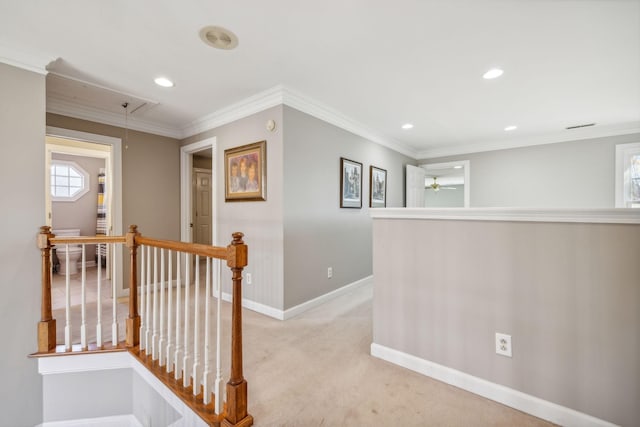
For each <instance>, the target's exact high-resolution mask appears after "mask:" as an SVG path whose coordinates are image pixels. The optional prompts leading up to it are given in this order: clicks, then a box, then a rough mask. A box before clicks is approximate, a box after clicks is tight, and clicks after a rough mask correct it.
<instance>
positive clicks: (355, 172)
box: [340, 157, 362, 209]
mask: <svg viewBox="0 0 640 427" xmlns="http://www.w3.org/2000/svg"><path fill="white" fill-rule="evenodd" d="M340 207H341V208H358V209H360V208H362V163H360V162H356V161H353V160H349V159H345V158H344V157H340Z"/></svg>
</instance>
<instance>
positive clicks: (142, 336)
mask: <svg viewBox="0 0 640 427" xmlns="http://www.w3.org/2000/svg"><path fill="white" fill-rule="evenodd" d="M144 248H145V247H144V246H141V247H140V249H141V254H142V255H141V258H140V309H139V310H140V350H145V349H146V347H145V344H146V340H145V326H146V323H145V319H144V314H145V312H146V311H145V306H144V302H145V295H144V290H145V285H146V283H145V280H146V274H145V273H146V270H145V264H144V260H145V250H144Z"/></svg>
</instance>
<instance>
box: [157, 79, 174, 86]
mask: <svg viewBox="0 0 640 427" xmlns="http://www.w3.org/2000/svg"><path fill="white" fill-rule="evenodd" d="M154 82H156V84H157V85H158V86H162V87H173V82H172V81H171V80H169V79H168V78H166V77H158V78H156V79H155V80H154Z"/></svg>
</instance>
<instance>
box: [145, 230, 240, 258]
mask: <svg viewBox="0 0 640 427" xmlns="http://www.w3.org/2000/svg"><path fill="white" fill-rule="evenodd" d="M135 242H136V244H138V245H146V246H151V247H155V248H160V249H169V250H172V251H179V252H186V253H189V254H192V255H200V256H207V257H211V258H217V259H223V260H226V259H228V257H229V250H228V248H224V247H221V246H211V245H203V244H200V243H187V242H179V241H176V240H163V239H153V238H150V237H144V236H142V235H138V236H136V240H135Z"/></svg>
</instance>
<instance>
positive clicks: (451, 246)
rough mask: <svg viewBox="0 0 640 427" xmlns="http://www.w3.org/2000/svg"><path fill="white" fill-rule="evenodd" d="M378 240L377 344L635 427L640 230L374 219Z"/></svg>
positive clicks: (638, 411) (639, 384)
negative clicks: (506, 347) (507, 342)
mask: <svg viewBox="0 0 640 427" xmlns="http://www.w3.org/2000/svg"><path fill="white" fill-rule="evenodd" d="M373 245H374V251H373V253H374V258H373V260H374V283H375V284H374V286H375V289H374V295H375V297H374V306H373V311H374V313H373V314H374V318H373V340H374V342H375V343H376V344H380V345H383V346H386V347H390V348H392V349H396V350H399V351H401V352H404V353H408V354H410V355H414V356H417V357H419V358H421V359H425V360H428V361H432V362H435V363H438V364H441V365H444V366H447V367H450V368H453V369H456V370H459V371H462V372H464V373H467V374H471V375H473V376H476V377H479V378H482V379H485V380H488V381H491V382H493V383H497V384H502V385H504V386H507V387H510V388H512V389H515V390H519V391H521V392H524V393H527V394H529V395H532V396H536V397H539V398H542V399H545V400H548V401H551V402H554V403H557V404H559V405H562V406H565V407H568V408H572V409H575V410H577V411H580V412H583V413H586V414H589V415H592V416H595V417H598V418H601V419H604V420H607V421H610V422H613V423H616V424H620V425H624V426H633V425H637V423H638V420H640V406H638V402H640V381H639V380H638V379H639V378H640V280H639V279H638V260H639V259H640V226H639V225H622V224H579V223H534V222H487V221H453V220H404V219H375V220H374V232H373ZM496 332H501V333H506V334H510V335H511V336H512V343H513V358H505V357H504V356H498V355H496V354H495V344H494V335H495V333H496Z"/></svg>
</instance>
